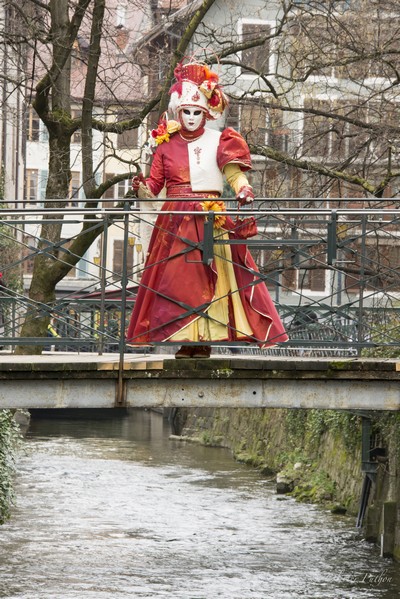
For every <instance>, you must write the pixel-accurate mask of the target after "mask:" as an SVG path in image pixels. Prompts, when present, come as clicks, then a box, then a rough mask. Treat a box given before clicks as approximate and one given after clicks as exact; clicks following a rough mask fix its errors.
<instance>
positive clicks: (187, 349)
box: [175, 345, 195, 360]
mask: <svg viewBox="0 0 400 599" xmlns="http://www.w3.org/2000/svg"><path fill="white" fill-rule="evenodd" d="M194 349H195V348H194V347H193V346H191V345H182V347H181V348H180V349H178V351H177V352H176V354H175V358H176V359H177V360H180V359H182V358H192V357H193V351H194Z"/></svg>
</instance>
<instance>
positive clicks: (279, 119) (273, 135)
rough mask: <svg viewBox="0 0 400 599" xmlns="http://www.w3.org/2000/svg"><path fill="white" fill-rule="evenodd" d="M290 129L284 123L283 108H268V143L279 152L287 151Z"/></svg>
mask: <svg viewBox="0 0 400 599" xmlns="http://www.w3.org/2000/svg"><path fill="white" fill-rule="evenodd" d="M288 141H289V129H288V128H287V127H284V125H283V113H282V110H278V109H277V108H269V109H268V145H269V146H270V147H271V148H273V149H274V150H278V151H279V152H287V149H288Z"/></svg>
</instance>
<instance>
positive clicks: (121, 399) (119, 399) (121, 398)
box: [116, 202, 130, 406]
mask: <svg viewBox="0 0 400 599" xmlns="http://www.w3.org/2000/svg"><path fill="white" fill-rule="evenodd" d="M129 208H130V205H129V202H125V203H124V210H125V211H126V212H125V214H124V244H123V252H122V275H121V324H120V331H119V369H118V386H117V394H116V405H117V406H121V405H123V404H124V403H125V385H124V380H123V371H124V351H125V318H126V287H127V285H128V273H127V265H128V234H129V212H128V210H129Z"/></svg>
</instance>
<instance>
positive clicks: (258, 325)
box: [127, 63, 287, 358]
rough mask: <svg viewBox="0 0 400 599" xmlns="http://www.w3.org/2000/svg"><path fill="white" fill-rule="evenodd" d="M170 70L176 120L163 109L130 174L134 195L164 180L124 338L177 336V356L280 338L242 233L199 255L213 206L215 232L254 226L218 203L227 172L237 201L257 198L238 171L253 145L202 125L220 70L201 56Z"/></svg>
mask: <svg viewBox="0 0 400 599" xmlns="http://www.w3.org/2000/svg"><path fill="white" fill-rule="evenodd" d="M175 78H176V83H175V84H174V85H173V86H172V88H171V90H170V95H171V100H170V105H169V109H168V110H169V112H170V113H171V112H172V113H173V114H174V117H175V119H176V120H174V121H168V120H167V118H166V116H165V115H163V117H162V118H161V119H160V123H159V126H158V128H157V129H156V130H154V131H153V132H152V136H153V139H154V140H155V142H156V150H155V153H154V158H153V162H152V165H151V169H150V176H149V177H148V178H147V179H144V178H143V177H142V176H139V177H134V179H133V182H132V187H133V189H134V190H135V191H136V192H139V197H141V192H142V193H143V197H145V196H146V192H147V193H148V192H149V191H150V192H151V194H153V195H154V196H157V195H158V194H159V193H160V192H161V190H162V189H163V188H164V186H165V187H166V196H167V199H166V201H165V203H164V204H163V206H162V209H161V212H160V214H159V215H158V217H157V220H156V224H155V227H154V230H153V233H152V236H151V239H150V244H149V249H148V254H147V259H146V264H145V269H144V272H143V275H142V278H141V282H140V285H139V290H138V294H137V298H136V302H135V307H134V310H133V313H132V317H131V321H130V325H129V328H128V331H127V342H128V343H131V344H148V345H149V344H151V343H152V342H160V341H163V342H174V343H177V342H179V343H182V344H183V345H182V347H181V348H180V349H179V350H178V352H177V353H176V354H175V357H176V358H186V357H195V358H200V357H209V356H210V352H211V347H210V346H209V342H211V341H214V342H215V341H246V342H250V343H257V344H258V345H259V346H260V347H268V346H272V345H275V344H276V343H278V342H283V341H286V340H287V335H286V333H285V330H284V327H283V325H282V323H281V320H280V318H279V315H278V313H277V311H276V308H275V306H274V304H273V302H272V300H271V297H270V295H269V292H268V290H267V287H266V285H265V283H264V282H263V281H262V278H261V276H260V274H259V271H258V270H257V267H256V265H255V263H254V260H253V258H252V256H251V254H250V252H249V251H248V249H247V247H246V245H245V243H240V244H232V245H230V244H229V243H226V244H220V245H214V257H213V259H212V260H210V263H208V262H207V261H205V263H204V262H203V260H202V256H203V251H202V243H203V238H204V226H205V220H206V218H208V217H207V213H208V214H211V212H210V211H215V218H214V240H216V239H221V240H227V239H229V238H231V239H246V237H249V236H251V235H255V234H256V233H257V229H256V224H255V220H254V218H252V217H251V218H247V219H244V220H240V219H237V220H236V221H234V220H233V219H232V218H230V217H229V216H228V215H224V214H223V212H224V211H225V205H224V202H223V201H222V200H220V199H219V198H220V196H221V194H222V191H223V175H224V176H225V177H226V179H227V181H228V183H229V184H230V186H231V187H232V189H233V190H234V192H235V194H236V198H237V200H238V202H239V206H243V205H244V204H247V203H251V202H252V201H253V200H254V194H253V190H252V188H251V186H250V185H249V182H248V180H247V177H246V175H245V172H246V171H247V170H249V169H250V168H251V160H250V151H249V148H248V146H247V144H246V142H245V140H244V139H243V137H242V136H241V135H239V133H237V132H236V131H235V130H234V129H231V128H227V129H224V130H223V131H222V132H220V131H217V130H214V129H211V128H207V127H206V126H205V125H206V122H207V120H211V119H217V118H219V117H220V116H221V115H222V113H223V111H224V109H225V108H226V106H227V98H226V96H225V95H224V93H223V91H222V89H221V88H220V86H219V84H218V75H216V74H215V73H214V72H212V71H210V70H209V68H208V67H207V66H205V65H203V64H198V63H189V64H186V65H182V64H181V65H179V66H178V67H177V68H176V69H175ZM171 211H176V212H180V214H171ZM185 212H192V213H193V212H197V213H198V215H197V214H195V215H193V214H185ZM218 213H219V214H218ZM221 213H222V214H221ZM187 342H201V345H197V346H195V345H185V343H187Z"/></svg>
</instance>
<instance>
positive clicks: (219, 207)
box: [200, 200, 226, 229]
mask: <svg viewBox="0 0 400 599" xmlns="http://www.w3.org/2000/svg"><path fill="white" fill-rule="evenodd" d="M200 205H201V207H202V208H203V210H204V211H205V212H210V211H211V210H213V211H214V212H225V210H226V206H225V203H224V202H223V201H222V200H206V201H204V202H201V204H200ZM225 221H226V216H224V215H223V214H217V215H216V216H215V218H214V227H215V228H216V229H221V228H222V227H223V226H224V224H225Z"/></svg>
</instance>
